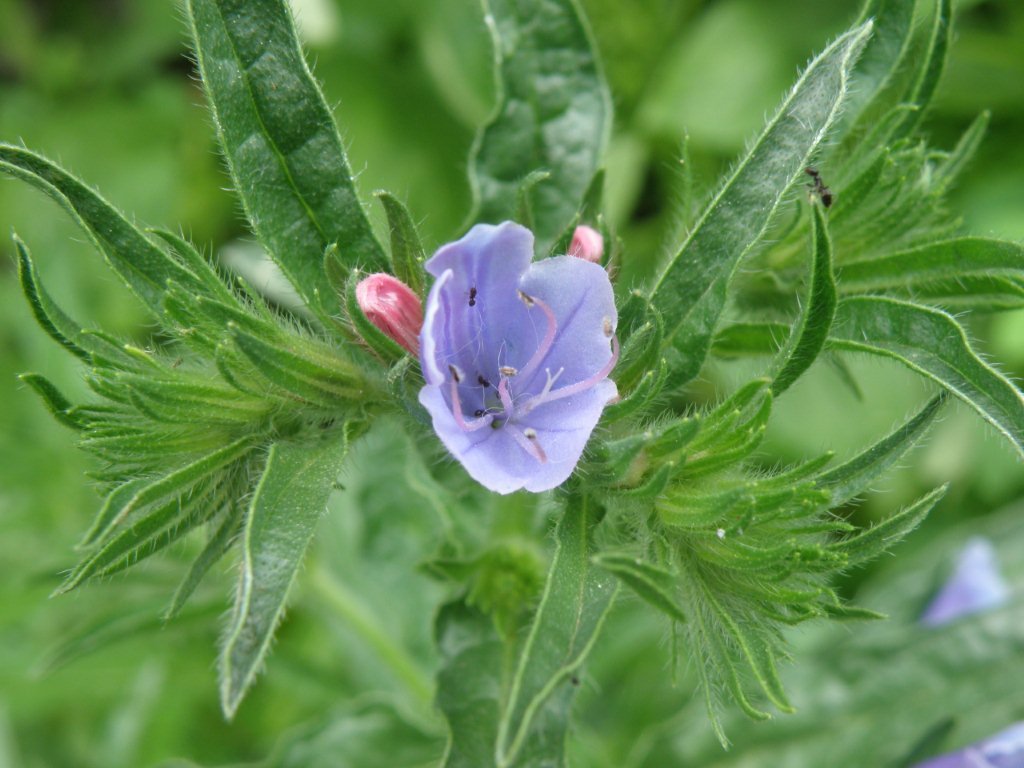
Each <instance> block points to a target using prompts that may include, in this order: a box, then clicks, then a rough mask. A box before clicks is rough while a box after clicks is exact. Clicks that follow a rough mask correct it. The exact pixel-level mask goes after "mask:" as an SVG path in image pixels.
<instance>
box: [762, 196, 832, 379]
mask: <svg viewBox="0 0 1024 768" xmlns="http://www.w3.org/2000/svg"><path fill="white" fill-rule="evenodd" d="M811 242H812V248H813V253H812V259H813V260H812V263H811V276H810V280H809V281H808V283H809V285H810V291H809V294H810V295H809V296H808V297H807V304H806V309H805V310H804V311H803V313H802V314H801V315H800V320H799V321H798V323H797V325H796V326H795V327H794V328H793V333H792V334H790V337H789V342H788V343H787V344H786V350H785V353H784V354H785V362H783V364H782V365H781V367H780V370H779V372H778V373H777V374H776V375H775V380H774V381H773V382H772V395H773V396H775V397H778V395H779V394H780V393H782V392H785V391H786V389H788V388H789V385H790V384H792V383H793V382H794V381H796V380H797V379H798V378H800V376H801V375H802V374H803V373H804V371H806V370H807V369H808V368H809V367H810V365H811V363H813V362H814V361H815V360H816V359H817V357H818V355H819V354H820V353H821V350H822V349H824V348H825V342H826V340H827V339H828V332H829V329H830V328H831V327H832V320H833V319H834V318H835V316H836V283H835V279H834V278H833V276H832V241H831V240H830V239H829V236H828V222H827V220H826V218H825V207H824V206H823V205H818V204H812V205H811Z"/></svg>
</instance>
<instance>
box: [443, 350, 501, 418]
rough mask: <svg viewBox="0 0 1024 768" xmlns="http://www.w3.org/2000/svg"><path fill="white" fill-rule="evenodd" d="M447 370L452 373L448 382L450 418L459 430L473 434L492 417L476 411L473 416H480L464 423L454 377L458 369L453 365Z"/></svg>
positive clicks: (457, 383)
mask: <svg viewBox="0 0 1024 768" xmlns="http://www.w3.org/2000/svg"><path fill="white" fill-rule="evenodd" d="M448 370H450V371H451V372H452V378H450V379H449V380H448V386H449V392H450V394H451V397H452V416H454V417H455V423H456V424H458V425H459V429H461V430H462V431H463V432H475V431H476V430H478V429H482V428H483V427H486V426H487V425H489V424H490V423H491V422H492V421H494V416H493V415H492V414H490V413H483V414H481V412H480V411H477V412H476V413H475V414H474V415H477V414H481V415H480V417H479V418H476V419H473V420H472V421H466V417H465V416H463V415H462V401H461V400H459V379H458V377H457V376H456V375H455V374H456V372H458V371H459V369H458V368H456V367H455V366H454V365H449V366H448Z"/></svg>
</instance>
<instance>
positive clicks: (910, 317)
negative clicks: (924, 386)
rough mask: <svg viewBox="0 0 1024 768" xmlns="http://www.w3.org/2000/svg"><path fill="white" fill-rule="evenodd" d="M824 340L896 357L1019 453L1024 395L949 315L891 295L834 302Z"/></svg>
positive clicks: (1023, 430) (1023, 438)
mask: <svg viewBox="0 0 1024 768" xmlns="http://www.w3.org/2000/svg"><path fill="white" fill-rule="evenodd" d="M830 344H831V345H833V346H834V347H836V348H839V349H845V350H852V351H858V352H869V353H871V354H874V355H881V356H884V357H889V358H892V359H895V360H898V361H900V362H901V363H903V364H904V365H906V366H908V367H909V368H911V369H912V370H914V371H917V372H918V373H920V374H921V375H923V376H926V377H928V378H930V379H932V380H933V381H935V382H937V383H938V384H940V385H942V386H943V387H945V388H946V389H948V390H949V391H950V392H952V393H953V394H955V395H956V396H957V397H959V398H960V399H961V400H963V401H964V402H965V403H967V404H968V405H969V406H971V407H972V408H974V409H975V410H976V411H978V413H979V414H981V416H982V418H984V419H985V420H986V421H988V422H989V423H990V424H992V425H993V426H994V427H995V428H996V429H998V430H999V432H1001V433H1002V434H1003V435H1005V436H1006V437H1007V438H1008V439H1009V440H1010V441H1011V442H1012V443H1013V445H1014V447H1016V448H1017V450H1018V452H1020V453H1021V455H1024V397H1022V396H1021V393H1020V392H1019V391H1018V390H1017V389H1016V388H1015V387H1014V385H1013V384H1011V383H1010V381H1009V380H1008V379H1007V378H1006V377H1005V376H1003V375H1002V374H1001V373H999V372H998V371H996V370H995V369H994V368H992V367H991V366H989V365H987V364H986V363H984V362H983V361H982V360H981V359H980V358H978V356H977V355H976V354H975V353H974V351H973V350H972V349H971V346H970V344H969V343H968V341H967V335H966V334H965V333H964V329H963V328H961V327H960V325H959V323H957V322H956V320H954V319H953V318H952V317H951V316H950V315H948V314H946V313H945V312H942V311H940V310H937V309H930V308H928V307H922V306H919V305H916V304H911V303H909V302H905V301H898V300H896V299H887V298H880V297H868V296H858V297H852V298H847V299H843V300H842V301H841V302H839V309H838V311H837V313H836V322H835V325H834V326H833V331H832V337H831V339H830Z"/></svg>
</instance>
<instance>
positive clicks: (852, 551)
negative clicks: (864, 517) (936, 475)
mask: <svg viewBox="0 0 1024 768" xmlns="http://www.w3.org/2000/svg"><path fill="white" fill-rule="evenodd" d="M947 487H948V486H945V485H943V486H940V487H939V488H936V489H935V490H934V491H932V492H931V493H929V494H927V495H926V496H923V497H922V498H920V499H918V500H917V501H916V502H914V503H913V504H911V505H910V506H909V507H907V508H906V509H904V510H901V511H900V512H898V513H896V514H895V515H893V516H892V517H890V518H889V519H888V520H884V521H883V522H881V523H878V524H877V525H873V526H871V527H870V528H868V529H866V530H864V531H861V532H860V533H858V534H857V535H856V536H850V537H849V538H846V539H843V540H842V541H839V542H836V543H835V544H832V545H831V546H830V547H829V550H830V551H832V552H836V553H838V554H841V555H844V556H845V557H846V558H847V563H849V564H850V565H859V564H860V563H864V562H867V561H868V560H871V559H873V558H875V557H877V556H878V555H880V554H881V553H882V552H884V551H886V550H887V549H888V548H889V547H891V546H892V545H893V544H895V543H896V542H898V541H900V540H901V539H902V538H903V537H904V536H906V535H907V534H908V533H910V532H911V531H912V530H914V529H915V528H917V526H919V525H920V524H921V521H922V520H924V519H925V517H926V516H927V515H928V513H929V512H931V510H932V507H934V506H935V505H936V504H938V503H939V501H940V500H941V499H942V497H943V496H945V495H946V489H947Z"/></svg>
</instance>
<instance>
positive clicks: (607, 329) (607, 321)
mask: <svg viewBox="0 0 1024 768" xmlns="http://www.w3.org/2000/svg"><path fill="white" fill-rule="evenodd" d="M601 329H602V330H603V331H604V335H605V336H607V337H608V338H609V339H610V338H611V337H612V334H613V333H615V328H613V327H612V319H611V318H610V317H606V318H604V319H603V320H602V321H601Z"/></svg>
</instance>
